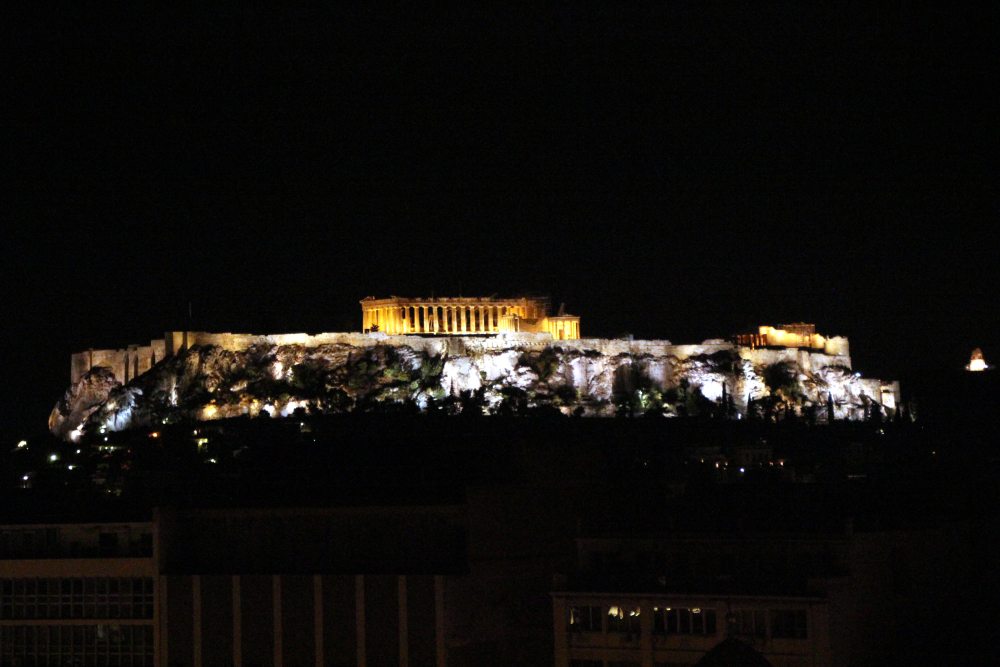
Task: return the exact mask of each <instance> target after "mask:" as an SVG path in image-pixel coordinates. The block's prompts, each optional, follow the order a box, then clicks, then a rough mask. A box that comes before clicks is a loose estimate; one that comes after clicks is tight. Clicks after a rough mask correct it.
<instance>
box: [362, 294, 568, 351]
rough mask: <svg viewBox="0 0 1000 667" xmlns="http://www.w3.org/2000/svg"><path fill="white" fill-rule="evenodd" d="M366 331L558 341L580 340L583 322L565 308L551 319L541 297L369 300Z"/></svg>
mask: <svg viewBox="0 0 1000 667" xmlns="http://www.w3.org/2000/svg"><path fill="white" fill-rule="evenodd" d="M361 329H362V331H363V332H365V333H369V332H372V331H381V332H382V333H385V334H389V335H390V336H398V335H406V334H420V335H426V334H430V335H444V336H461V335H468V334H487V335H489V334H498V333H547V334H549V335H551V336H552V338H553V339H554V340H573V339H577V338H580V318H579V316H577V315H566V314H564V313H563V312H562V310H561V309H560V312H559V314H558V315H550V314H549V301H548V299H544V298H536V297H518V298H513V299H504V298H496V297H435V298H427V299H422V298H412V299H411V298H405V297H398V296H391V297H389V298H387V299H376V298H375V297H373V296H370V297H367V298H365V299H362V301H361Z"/></svg>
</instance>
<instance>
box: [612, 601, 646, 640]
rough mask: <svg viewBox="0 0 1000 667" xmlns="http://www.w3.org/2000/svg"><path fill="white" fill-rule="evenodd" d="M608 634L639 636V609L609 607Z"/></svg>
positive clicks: (619, 606)
mask: <svg viewBox="0 0 1000 667" xmlns="http://www.w3.org/2000/svg"><path fill="white" fill-rule="evenodd" d="M608 632H620V633H623V634H629V635H638V634H639V608H638V607H624V606H621V605H612V606H610V607H608Z"/></svg>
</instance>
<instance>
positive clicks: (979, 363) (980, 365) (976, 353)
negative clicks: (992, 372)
mask: <svg viewBox="0 0 1000 667" xmlns="http://www.w3.org/2000/svg"><path fill="white" fill-rule="evenodd" d="M991 368H993V367H992V366H990V365H989V364H988V363H986V359H984V358H983V351H982V350H980V349H979V348H978V347H977V348H976V349H974V350H973V351H972V357H970V358H969V363H968V364H966V365H965V370H967V371H972V372H974V373H975V372H978V371H986V370H989V369H991Z"/></svg>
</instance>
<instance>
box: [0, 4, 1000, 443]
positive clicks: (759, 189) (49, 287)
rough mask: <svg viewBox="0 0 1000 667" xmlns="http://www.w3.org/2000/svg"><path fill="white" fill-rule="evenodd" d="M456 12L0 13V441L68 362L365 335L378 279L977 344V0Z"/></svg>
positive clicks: (980, 274)
mask: <svg viewBox="0 0 1000 667" xmlns="http://www.w3.org/2000/svg"><path fill="white" fill-rule="evenodd" d="M140 4H143V5H144V4H145V3H140ZM466 4H467V5H469V6H465V7H464V8H459V9H456V10H454V11H452V12H448V13H434V14H431V13H427V12H426V11H425V8H424V7H422V6H420V5H419V4H410V3H400V4H395V5H384V6H382V8H380V9H371V8H369V7H368V6H367V5H365V6H363V7H362V6H359V7H356V8H354V9H350V8H347V9H343V10H336V11H324V12H312V11H304V10H303V11H264V10H261V9H249V8H240V9H231V10H225V9H208V10H203V11H201V12H200V13H194V14H182V13H180V12H178V11H176V10H173V9H165V10H163V11H162V12H157V11H154V10H152V9H149V8H145V7H143V8H132V9H129V10H124V11H125V12H126V13H120V14H119V13H111V12H110V11H109V10H102V13H101V14H100V15H94V14H91V13H89V12H88V11H87V9H85V8H81V7H73V6H64V7H63V8H62V9H61V10H60V11H59V12H52V13H43V12H41V11H38V12H36V13H32V14H30V15H29V14H27V13H25V12H17V11H12V10H9V9H7V10H3V11H4V13H5V14H6V16H5V17H3V19H4V20H2V21H0V23H2V24H3V25H4V26H5V28H4V32H5V35H4V39H3V51H4V53H3V55H4V58H3V62H4V67H3V81H4V84H5V89H6V91H5V92H6V94H5V95H4V105H3V107H4V113H3V116H4V117H5V122H4V123H3V129H4V133H5V135H6V136H5V141H4V148H5V150H4V151H3V152H4V156H5V160H4V161H5V162H6V163H7V166H8V168H7V169H5V170H4V172H5V176H4V185H5V187H4V191H5V196H4V197H3V199H2V202H3V203H2V209H0V211H2V214H3V231H2V253H3V257H2V278H3V292H2V294H3V297H2V299H3V300H2V306H3V307H2V310H0V317H2V322H3V324H2V334H3V343H4V344H5V354H4V370H5V372H4V382H3V385H4V386H3V389H2V392H3V395H2V398H3V403H2V409H0V431H2V432H3V434H4V435H5V436H7V435H11V434H14V433H20V432H25V433H30V432H36V431H40V430H44V428H45V419H46V418H47V415H48V412H49V410H50V409H51V407H52V405H53V404H54V403H55V401H56V400H57V399H58V398H59V396H60V395H61V394H62V392H63V391H64V390H65V388H66V386H67V384H68V381H69V355H70V353H71V352H74V351H78V350H82V349H86V348H88V347H95V348H101V347H121V346H124V345H126V344H128V343H142V342H148V341H149V339H150V338H154V337H158V336H160V335H162V332H163V331H164V330H168V329H182V328H195V329H204V330H213V331H227V330H230V331H250V332H257V333H276V332H291V331H308V332H319V331H341V330H358V329H359V328H360V309H359V307H358V300H359V299H361V298H362V297H364V296H366V295H369V294H371V295H381V296H385V295H389V294H398V295H421V294H424V295H427V294H432V293H433V294H436V295H439V296H442V295H457V294H462V295H467V296H468V295H489V294H493V293H499V294H507V295H509V294H517V293H521V292H533V293H547V294H550V295H551V296H552V299H553V302H554V303H555V304H556V306H558V304H559V303H560V302H565V303H566V307H567V310H568V311H569V312H571V313H574V314H579V315H581V316H582V318H583V321H582V328H583V333H584V335H585V336H616V335H621V334H623V333H631V334H634V335H635V336H636V337H653V338H668V339H671V340H673V341H674V342H697V341H700V340H702V339H705V338H713V337H723V336H727V335H729V334H732V333H735V332H737V331H745V330H752V329H753V328H754V327H756V325H758V324H765V323H779V322H786V321H799V320H804V321H810V322H815V323H816V324H817V327H818V329H819V330H820V331H821V332H823V333H827V334H840V335H846V336H848V337H850V340H851V346H852V352H853V357H854V362H855V366H856V367H857V368H858V369H860V370H862V371H863V372H865V374H867V375H875V376H880V377H886V378H902V379H903V380H904V381H907V380H911V381H912V380H914V379H920V378H924V379H926V378H927V377H931V376H933V373H935V372H940V370H941V369H951V370H955V369H957V368H960V367H961V366H962V365H963V364H964V363H966V362H967V361H968V355H969V352H970V351H971V349H972V348H973V347H974V346H980V347H982V348H983V349H984V351H985V352H986V357H987V360H989V361H991V362H993V363H996V362H997V361H1000V347H998V346H997V324H998V318H997V298H996V295H997V273H996V263H997V262H996V258H995V256H996V254H997V251H998V248H997V242H996V241H997V234H996V232H995V231H994V230H995V225H996V223H997V220H998V216H997V212H998V211H997V209H998V203H997V202H998V199H997V196H998V194H1000V193H998V168H997V159H996V155H997V149H998V141H997V137H998V134H997V132H998V131H997V127H998V125H997V119H998V118H1000V114H998V108H997V106H996V104H995V101H994V99H993V98H994V95H995V94H996V91H997V89H998V85H997V84H998V74H1000V65H998V57H997V48H996V37H997V35H996V32H995V26H996V25H997V18H998V17H997V9H996V8H995V6H994V8H993V9H992V10H990V11H991V13H990V14H979V13H976V12H971V11H963V12H957V11H955V10H952V9H949V8H948V7H949V5H946V4H943V5H941V7H940V8H939V9H934V8H929V6H928V5H927V4H920V5H919V6H903V5H901V4H900V3H892V4H891V5H888V6H882V7H869V6H867V5H866V4H862V3H856V4H855V3H833V4H829V5H825V6H824V8H822V9H815V8H812V9H809V10H807V11H806V13H803V12H802V10H801V9H800V8H798V7H797V5H796V4H789V5H778V6H776V5H770V4H769V5H767V6H766V7H765V6H761V4H759V3H742V4H740V5H736V3H732V5H721V6H720V5H716V6H713V7H705V6H703V3H700V2H678V3H668V4H658V5H642V4H640V3H619V6H617V7H612V6H608V7H605V8H603V9H594V8H583V7H581V6H579V5H578V4H577V3H569V4H566V5H561V6H557V7H550V8H547V9H545V10H537V9H532V10H530V11H529V10H528V9H527V7H529V6H530V5H528V4H525V5H523V6H521V7H519V8H513V9H506V10H496V9H493V10H485V9H479V8H478V4H476V3H466ZM473 4H476V7H473V6H471V5H473ZM607 4H609V5H610V4H612V3H607ZM189 304H190V313H191V315H190V317H189Z"/></svg>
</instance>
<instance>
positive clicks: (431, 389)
mask: <svg viewBox="0 0 1000 667" xmlns="http://www.w3.org/2000/svg"><path fill="white" fill-rule="evenodd" d="M187 343H188V345H189V346H188V347H186V349H185V346H183V345H180V346H179V348H178V349H175V351H173V352H172V353H170V355H169V356H167V358H165V359H163V360H161V361H158V362H157V363H156V364H155V365H153V366H152V367H151V369H150V370H148V371H146V372H144V373H140V374H139V375H138V376H136V377H132V378H131V379H130V380H129V381H128V382H127V383H125V384H122V383H120V382H119V381H117V380H112V381H110V382H109V381H108V376H109V373H108V371H107V370H106V369H103V368H102V367H96V368H94V369H92V370H87V371H82V373H81V374H80V375H79V380H78V381H77V382H76V383H75V384H74V385H73V387H71V388H70V390H69V391H68V392H67V394H66V396H65V397H64V399H63V400H62V401H60V403H59V404H57V405H56V407H55V408H54V409H53V412H52V415H51V417H50V420H49V427H50V429H51V430H52V431H53V433H55V434H57V435H59V436H61V437H64V438H69V439H73V438H76V437H79V435H80V434H81V433H82V432H83V431H84V430H85V429H97V428H104V429H106V430H122V429H126V428H132V427H151V426H155V425H158V424H162V423H164V420H166V421H167V422H171V421H181V420H187V419H190V420H206V419H223V418H230V417H239V416H243V415H246V416H249V417H259V416H262V415H264V414H266V415H271V416H288V415H292V414H295V412H296V410H300V409H301V410H302V411H304V412H305V413H307V414H310V413H324V414H332V413H340V412H348V411H379V410H401V411H405V410H409V411H431V410H445V411H448V412H452V413H459V412H463V411H466V410H473V411H477V412H482V413H485V414H527V413H531V412H544V411H548V412H554V411H558V412H561V413H563V414H566V415H580V416H612V415H617V414H629V415H641V414H647V413H656V414H660V415H663V416H667V417H675V416H682V417H683V416H692V417H709V416H711V417H717V418H732V419H742V418H746V417H747V416H752V417H757V418H765V419H776V418H783V417H786V416H788V415H791V414H795V415H797V416H801V417H802V418H806V419H810V420H815V421H824V420H826V419H828V417H829V415H830V414H831V413H832V415H833V416H834V418H836V419H864V418H866V417H868V416H871V415H872V413H873V412H876V413H878V414H880V415H888V414H891V413H892V412H893V411H894V410H895V408H896V405H897V401H898V393H899V387H898V384H895V383H892V384H887V383H883V382H880V381H879V380H872V379H865V378H861V377H860V374H858V373H855V372H853V370H852V369H851V360H850V357H849V356H847V355H836V354H835V355H830V354H826V353H825V352H823V351H819V350H814V349H809V348H800V347H788V348H753V347H749V346H745V345H737V344H735V343H730V342H725V341H720V340H714V341H705V342H704V343H702V344H700V345H674V344H672V343H671V342H670V341H665V340H648V341H630V340H623V339H576V340H561V341H556V340H553V339H552V337H551V336H550V335H548V334H534V333H516V334H500V335H496V336H484V337H470V338H463V337H443V338H442V337H437V338H433V337H421V336H388V335H386V334H383V333H369V334H346V333H345V334H321V335H319V336H307V335H302V334H295V335H289V336H245V335H233V334H198V335H196V336H195V335H192V338H191V339H189V340H187ZM191 343H193V344H191ZM168 347H169V345H168ZM95 391H96V392H97V394H98V395H95ZM101 392H103V394H102V393H101Z"/></svg>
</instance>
